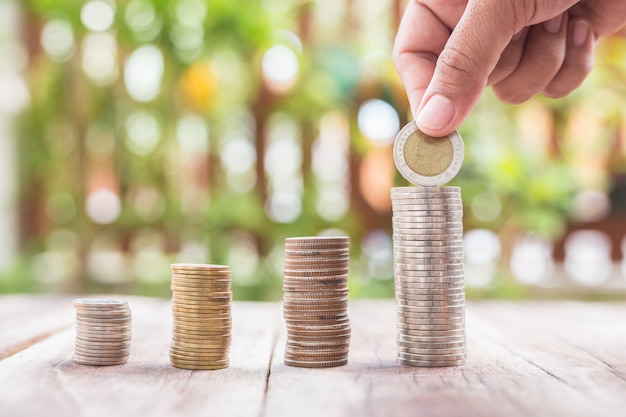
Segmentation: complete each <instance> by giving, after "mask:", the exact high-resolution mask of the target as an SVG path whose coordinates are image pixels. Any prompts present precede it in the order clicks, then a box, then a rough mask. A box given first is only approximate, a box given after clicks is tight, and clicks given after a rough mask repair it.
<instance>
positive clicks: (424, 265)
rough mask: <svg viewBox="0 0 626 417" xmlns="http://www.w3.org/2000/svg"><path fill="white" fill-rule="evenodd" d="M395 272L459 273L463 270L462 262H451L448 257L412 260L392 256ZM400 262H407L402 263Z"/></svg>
mask: <svg viewBox="0 0 626 417" xmlns="http://www.w3.org/2000/svg"><path fill="white" fill-rule="evenodd" d="M394 259H395V260H396V262H395V264H394V270H396V271H403V270H409V271H459V270H462V269H463V265H464V264H463V260H462V259H457V260H456V261H453V260H452V258H449V257H441V258H434V257H433V258H422V259H412V258H406V257H402V256H394ZM402 260H404V261H407V262H402Z"/></svg>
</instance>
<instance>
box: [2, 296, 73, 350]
mask: <svg viewBox="0 0 626 417" xmlns="http://www.w3.org/2000/svg"><path fill="white" fill-rule="evenodd" d="M72 314H73V308H72V304H71V298H68V297H56V296H32V295H10V296H2V297H0V360H2V359H4V358H7V357H9V356H11V355H13V354H15V353H17V352H19V351H21V350H23V349H26V348H27V347H29V346H31V345H33V344H34V343H37V342H38V341H41V340H43V339H45V338H47V337H50V336H51V335H53V334H54V333H56V332H58V331H60V330H63V329H66V328H68V327H69V326H71V325H72V323H73V321H72Z"/></svg>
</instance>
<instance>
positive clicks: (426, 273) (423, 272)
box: [393, 262, 463, 278]
mask: <svg viewBox="0 0 626 417" xmlns="http://www.w3.org/2000/svg"><path fill="white" fill-rule="evenodd" d="M406 265H407V264H401V263H399V262H395V264H394V268H393V270H394V275H395V276H396V277H402V278H410V277H442V278H445V277H458V276H461V275H462V274H463V264H462V263H456V264H451V265H449V267H446V268H437V269H435V268H429V269H425V268H422V269H419V268H411V269H409V268H410V265H409V266H406ZM433 266H439V265H433ZM444 266H448V265H444Z"/></svg>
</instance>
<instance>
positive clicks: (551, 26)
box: [543, 14, 563, 33]
mask: <svg viewBox="0 0 626 417" xmlns="http://www.w3.org/2000/svg"><path fill="white" fill-rule="evenodd" d="M562 22H563V15H562V14H560V15H558V16H556V17H553V18H552V19H550V20H546V21H545V22H543V28H544V29H545V30H546V32H550V33H559V31H560V30H561V23H562Z"/></svg>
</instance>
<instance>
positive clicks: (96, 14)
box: [80, 0, 115, 32]
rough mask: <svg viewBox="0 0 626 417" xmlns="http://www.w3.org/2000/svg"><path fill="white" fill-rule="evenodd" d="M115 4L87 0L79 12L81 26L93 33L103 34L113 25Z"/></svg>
mask: <svg viewBox="0 0 626 417" xmlns="http://www.w3.org/2000/svg"><path fill="white" fill-rule="evenodd" d="M114 18H115V3H113V2H112V1H106V0H89V1H88V2H87V3H85V4H84V5H83V8H82V9H81V11H80V19H81V21H82V22H83V25H85V27H86V28H87V29H89V30H92V31H94V32H104V31H105V30H107V29H109V28H110V27H111V26H112V25H113V20H114Z"/></svg>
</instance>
